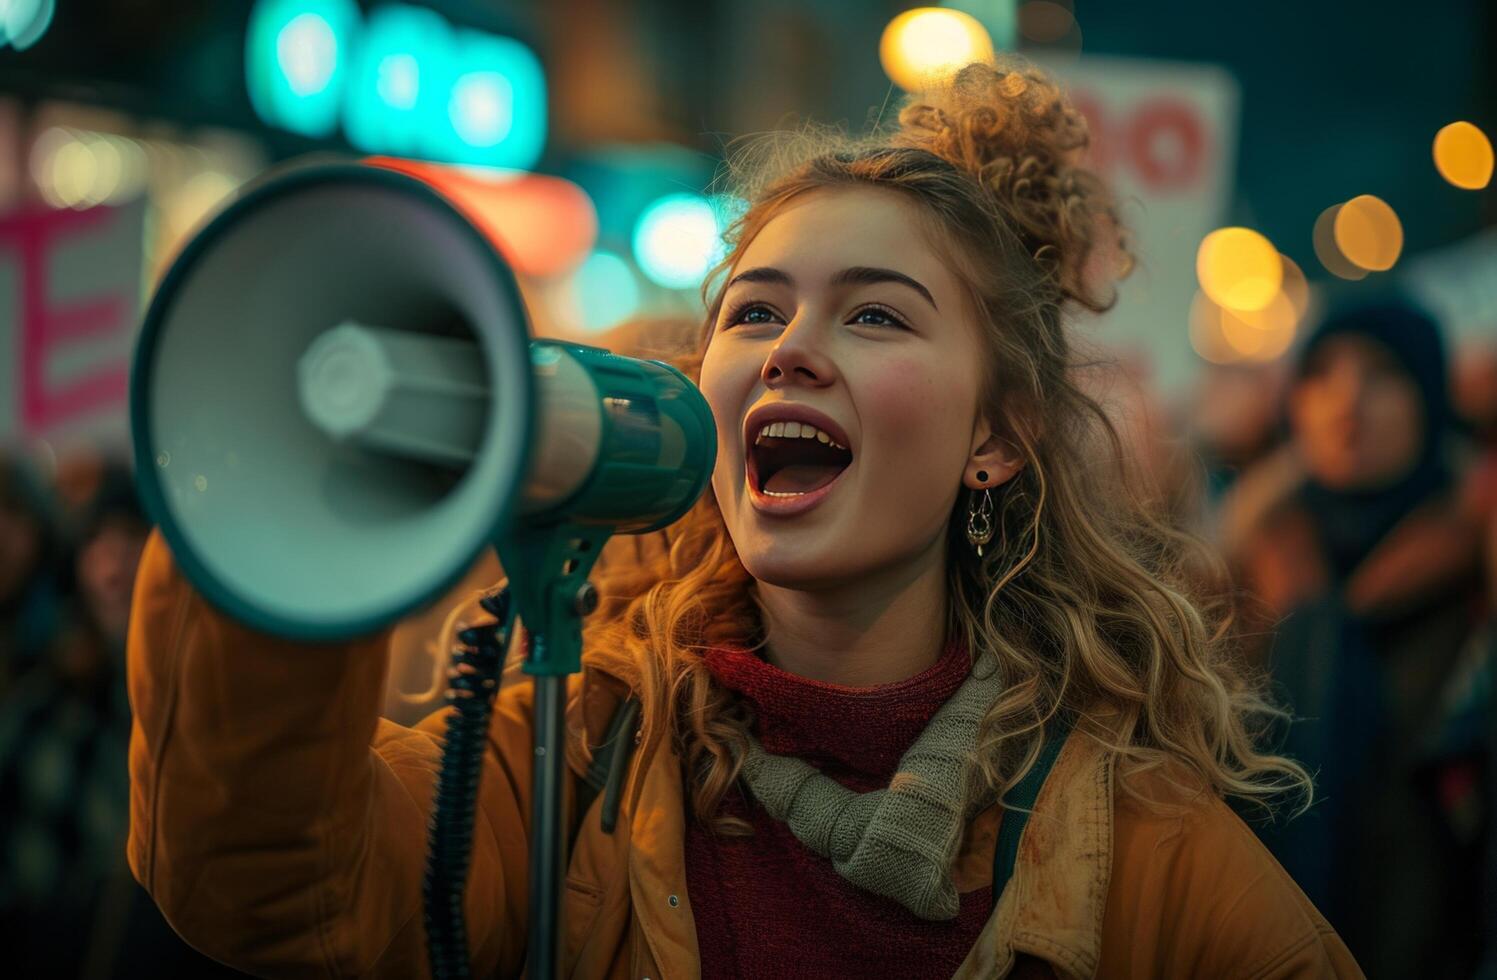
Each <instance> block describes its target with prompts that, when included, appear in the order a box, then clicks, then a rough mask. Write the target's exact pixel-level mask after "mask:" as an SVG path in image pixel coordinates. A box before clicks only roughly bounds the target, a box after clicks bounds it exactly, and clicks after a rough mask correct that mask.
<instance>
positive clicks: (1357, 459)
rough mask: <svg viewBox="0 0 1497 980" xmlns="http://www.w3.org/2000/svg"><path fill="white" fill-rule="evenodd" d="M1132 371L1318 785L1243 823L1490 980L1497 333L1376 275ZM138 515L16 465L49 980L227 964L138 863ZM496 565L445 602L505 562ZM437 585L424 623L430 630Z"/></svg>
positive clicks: (1443, 957)
mask: <svg viewBox="0 0 1497 980" xmlns="http://www.w3.org/2000/svg"><path fill="white" fill-rule="evenodd" d="M636 332H637V331H636ZM658 340H659V338H656V339H655V341H652V343H651V345H643V344H642V342H640V343H637V342H636V341H638V338H637V337H635V336H634V334H633V333H630V332H627V331H626V332H624V333H620V334H617V335H614V336H611V337H610V338H609V340H608V341H605V342H607V343H609V345H610V346H613V347H614V348H615V349H619V350H621V352H623V353H640V352H641V350H642V349H643V347H644V346H652V347H653V348H654V349H651V350H650V351H649V352H648V353H649V354H652V355H653V354H656V353H658V352H659V350H660V348H659V345H658ZM1122 369H1123V370H1122V372H1121V373H1122V374H1123V375H1126V376H1127V377H1128V378H1129V379H1130V380H1129V383H1128V384H1127V385H1124V386H1121V387H1120V388H1119V389H1118V390H1121V391H1124V392H1126V397H1124V398H1122V399H1120V402H1121V403H1122V404H1121V408H1120V410H1119V418H1120V420H1121V421H1123V422H1125V423H1126V424H1125V425H1124V426H1123V429H1124V434H1125V437H1126V438H1127V439H1128V440H1129V443H1130V445H1131V447H1132V451H1134V452H1136V454H1137V455H1138V457H1139V459H1140V460H1141V461H1142V462H1143V463H1144V464H1145V465H1146V466H1147V467H1148V468H1151V469H1153V470H1154V471H1155V472H1154V474H1153V475H1154V482H1155V484H1156V485H1158V486H1159V487H1161V488H1163V489H1164V493H1163V494H1162V500H1163V506H1164V507H1165V508H1166V509H1167V510H1168V512H1169V513H1170V514H1171V516H1172V518H1173V519H1174V520H1176V521H1177V522H1178V523H1179V524H1180V525H1181V526H1183V527H1186V528H1188V529H1190V530H1192V531H1195V532H1197V533H1199V534H1201V535H1203V536H1205V537H1206V538H1207V539H1208V540H1211V541H1213V542H1214V543H1215V544H1216V545H1217V547H1218V548H1219V550H1220V554H1221V556H1222V557H1223V559H1224V560H1225V562H1226V565H1227V567H1228V568H1229V569H1230V571H1231V573H1232V576H1233V582H1234V589H1235V592H1234V596H1235V600H1236V609H1237V615H1236V629H1237V630H1238V631H1239V634H1240V637H1241V640H1242V644H1241V646H1242V651H1243V655H1244V656H1246V657H1250V658H1252V659H1253V660H1254V662H1255V663H1258V664H1260V665H1261V666H1262V669H1263V670H1264V671H1265V672H1266V673H1267V674H1268V676H1269V677H1270V679H1271V682H1272V685H1273V689H1274V691H1275V693H1276V695H1277V697H1278V698H1279V700H1280V702H1281V703H1283V704H1285V705H1287V706H1288V708H1289V709H1290V720H1287V721H1286V722H1285V723H1283V724H1282V725H1280V726H1279V727H1278V728H1277V729H1276V730H1275V731H1273V732H1272V733H1270V735H1269V736H1267V737H1269V738H1272V739H1275V740H1277V742H1278V744H1279V746H1280V747H1281V748H1282V749H1283V750H1285V751H1287V752H1289V753H1290V754H1292V755H1293V756H1295V757H1296V758H1298V759H1299V760H1300V761H1301V762H1303V763H1304V764H1305V765H1306V766H1307V767H1308V768H1309V769H1310V771H1311V772H1312V773H1313V774H1314V775H1315V778H1316V784H1317V799H1316V802H1315V804H1314V805H1313V806H1312V807H1311V809H1310V810H1309V811H1308V812H1307V813H1306V814H1305V815H1303V816H1300V817H1298V818H1296V819H1293V820H1288V819H1285V817H1284V815H1283V814H1280V815H1279V816H1278V817H1276V818H1273V819H1268V818H1265V817H1264V816H1263V815H1262V814H1260V813H1246V812H1245V813H1244V814H1243V815H1244V817H1245V818H1246V819H1248V820H1249V821H1250V822H1251V823H1252V825H1253V826H1254V828H1255V829H1256V830H1257V831H1258V832H1259V834H1260V836H1261V837H1262V838H1263V840H1264V842H1265V843H1266V844H1267V845H1268V846H1269V847H1270V848H1271V849H1272V850H1273V851H1274V853H1275V854H1276V855H1277V856H1278V857H1279V859H1280V861H1281V862H1282V863H1283V864H1284V866H1285V867H1286V868H1287V869H1288V870H1289V872H1290V873H1291V874H1292V875H1293V876H1294V878H1295V879H1296V880H1297V881H1298V882H1299V884H1300V886H1301V887H1302V888H1303V889H1304V890H1305V891H1306V892H1307V893H1308V894H1309V895H1310V896H1311V898H1312V899H1314V901H1315V902H1316V904H1317V905H1318V907H1319V908H1320V909H1321V910H1322V911H1323V912H1324V913H1325V914H1326V916H1327V917H1328V918H1329V919H1330V921H1331V922H1332V924H1333V925H1335V927H1336V928H1337V929H1338V930H1339V931H1340V933H1341V935H1342V936H1343V937H1344V938H1345V939H1346V941H1347V942H1348V944H1349V945H1350V946H1351V948H1352V950H1353V952H1354V953H1355V954H1356V956H1357V958H1358V960H1359V961H1360V962H1361V963H1362V964H1363V966H1364V969H1366V971H1367V973H1368V975H1369V976H1372V977H1409V976H1419V977H1475V976H1483V977H1497V963H1494V960H1493V956H1494V949H1493V937H1494V936H1497V928H1494V926H1497V918H1494V915H1497V901H1494V900H1497V848H1494V846H1493V825H1492V802H1493V796H1494V789H1497V711H1494V705H1493V697H1494V671H1497V625H1494V622H1497V619H1494V610H1497V586H1494V583H1497V576H1494V574H1493V569H1494V568H1497V343H1493V344H1491V345H1488V346H1485V347H1483V346H1480V345H1476V346H1469V345H1468V346H1465V347H1462V348H1460V349H1458V350H1452V349H1450V347H1449V346H1448V343H1447V341H1446V340H1445V339H1444V338H1443V337H1442V335H1441V330H1440V327H1439V325H1438V323H1437V322H1436V321H1435V320H1434V319H1432V317H1431V316H1430V315H1428V314H1427V313H1425V312H1424V311H1422V310H1421V309H1420V308H1419V307H1417V306H1416V305H1414V304H1413V303H1411V302H1410V301H1408V300H1407V299H1404V298H1402V297H1398V296H1394V295H1391V294H1365V295H1354V296H1352V297H1351V298H1350V300H1349V301H1348V302H1344V303H1340V304H1338V305H1333V306H1332V307H1331V310H1330V312H1329V313H1328V314H1327V315H1326V316H1324V317H1323V318H1322V319H1321V321H1320V323H1319V324H1318V326H1316V327H1315V329H1313V330H1312V331H1311V332H1310V334H1309V335H1308V337H1307V338H1306V340H1305V341H1304V342H1303V343H1302V344H1301V346H1300V348H1299V349H1298V351H1297V352H1296V353H1295V354H1294V355H1293V356H1292V357H1290V358H1288V359H1286V360H1285V361H1284V362H1282V363H1279V364H1276V365H1267V366H1263V365H1260V366H1233V367H1211V366H1208V367H1205V368H1203V371H1202V375H1201V381H1200V384H1199V385H1198V387H1197V388H1196V389H1195V390H1194V392H1193V393H1192V394H1191V395H1190V397H1189V398H1188V399H1187V400H1186V401H1185V402H1184V403H1183V404H1180V405H1177V406H1173V407H1172V408H1166V407H1165V406H1164V403H1163V400H1162V399H1161V398H1160V396H1159V395H1158V394H1157V393H1154V392H1151V391H1150V390H1149V388H1148V384H1147V380H1146V372H1144V371H1143V370H1142V369H1141V368H1132V367H1130V366H1129V365H1126V364H1124V365H1122ZM148 530H149V528H148V521H147V518H146V517H145V515H144V514H143V513H142V510H141V508H140V504H139V502H138V500H137V499H136V496H135V493H134V489H133V485H132V480H131V475H130V472H129V470H128V468H127V467H126V466H125V465H123V464H121V463H118V462H114V461H111V460H108V459H105V458H102V457H79V458H71V459H68V460H64V461H62V463H61V464H59V465H57V466H55V467H54V468H53V470H52V472H51V476H50V478H48V479H43V478H42V477H41V475H40V471H39V470H37V469H36V468H35V467H33V466H30V465H28V464H27V463H26V462H24V461H23V460H22V459H21V458H20V457H18V456H12V457H10V458H7V459H5V460H4V462H3V463H0V930H3V935H4V940H3V941H4V942H5V944H6V946H7V948H8V949H10V950H12V951H16V952H18V953H19V954H20V956H21V962H23V963H27V962H30V963H32V964H34V968H33V969H32V970H31V971H29V972H28V975H31V976H41V975H57V976H89V977H102V976H126V975H133V974H130V973H129V971H128V969H127V968H126V967H125V966H124V964H128V963H135V964H139V963H141V962H152V963H156V964H161V969H160V970H157V971H153V972H156V973H157V975H172V974H175V973H177V972H182V973H188V974H190V975H196V976H214V975H231V974H228V973H227V971H223V970H222V969H221V968H218V967H216V966H214V965H212V964H209V963H208V962H207V961H206V960H200V959H199V960H194V959H193V957H194V956H195V954H193V953H192V952H191V951H190V950H187V949H186V948H185V947H184V946H182V945H181V944H180V943H179V942H178V941H176V940H175V938H174V937H173V935H172V934H171V932H170V930H169V928H168V927H167V926H166V925H165V923H164V922H162V921H161V920H160V918H159V915H158V914H157V913H156V912H155V909H154V907H153V906H152V905H151V904H150V902H149V900H148V899H147V898H146V897H145V896H144V893H143V892H141V891H140V889H139V888H138V887H137V886H135V884H134V883H133V881H132V880H131V879H130V877H129V874H128V870H127V869H126V868H125V866H124V857H123V854H124V850H123V840H124V835H125V831H126V827H127V820H128V778H127V772H126V750H127V744H128V738H129V729H130V709H129V705H128V703H127V700H126V696H125V689H124V679H123V664H124V660H123V657H124V648H125V640H126V633H127V626H128V620H129V608H130V596H131V588H132V585H133V580H134V573H135V569H136V565H137V563H138V561H139V558H140V554H141V549H142V546H143V544H144V541H145V538H146V535H147V533H148ZM488 561H489V564H488V565H485V566H483V567H481V568H479V567H475V572H474V574H473V575H470V576H469V580H471V581H467V580H465V583H463V584H462V585H461V586H460V587H459V588H458V589H456V590H454V592H453V593H452V597H456V596H459V595H462V594H464V593H465V591H466V590H467V589H468V588H471V587H472V586H473V585H474V584H477V585H480V586H481V585H484V584H487V583H488V582H491V581H493V579H494V577H496V575H497V567H496V566H494V565H493V564H492V559H488ZM480 579H481V580H483V581H479V580H480ZM453 601H456V599H453ZM440 606H441V604H440V603H439V604H438V607H437V608H434V609H433V610H430V611H428V612H427V613H424V614H423V615H422V617H421V618H420V621H419V623H418V624H414V625H415V629H414V630H413V631H412V635H415V634H424V635H425V636H426V637H427V639H428V640H429V638H430V637H431V636H433V635H435V631H436V624H437V623H439V622H440V621H441V618H442V614H443V609H441V608H439V607H440ZM407 625H411V624H407ZM400 636H401V634H400V633H399V632H397V641H399V640H400ZM411 649H412V650H413V651H415V652H417V653H420V652H423V651H424V652H426V653H430V652H431V650H430V643H426V644H421V643H414V644H412V645H411ZM417 659H418V660H420V658H419V657H418V658H417ZM402 675H404V676H405V677H406V678H408V679H409V678H414V679H415V680H413V681H411V683H412V684H415V685H416V687H417V688H424V687H425V686H426V685H425V680H426V679H427V678H429V676H430V670H429V665H428V663H427V661H425V660H420V663H417V664H416V666H414V667H413V666H412V659H411V657H410V656H402V655H401V654H400V653H399V652H398V651H397V654H396V656H395V657H394V658H393V665H392V675H391V681H392V683H391V688H392V690H393V689H398V688H400V687H402V686H403V685H405V683H406V682H405V681H402V679H401V676H402ZM426 697H427V698H428V699H430V700H429V701H427V702H426V703H425V704H423V705H421V706H420V708H421V710H424V709H425V708H427V707H434V706H435V705H436V704H437V703H438V701H437V695H436V692H428V693H427V695H426ZM387 703H388V704H389V706H390V707H389V709H388V710H389V713H391V714H392V715H393V716H395V717H397V719H398V720H402V721H409V720H412V717H411V713H412V711H413V709H412V708H411V702H410V700H409V699H405V700H404V701H402V700H401V699H399V698H395V697H391V698H390V699H389V700H388V701H387ZM402 712H404V713H405V716H402ZM172 963H177V964H180V966H178V967H175V968H174V967H172V966H170V965H167V964H172Z"/></svg>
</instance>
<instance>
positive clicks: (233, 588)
mask: <svg viewBox="0 0 1497 980" xmlns="http://www.w3.org/2000/svg"><path fill="white" fill-rule="evenodd" d="M130 412H131V425H132V438H133V440H134V446H135V456H136V474H137V482H138V484H139V488H140V493H141V496H142V498H143V500H144V502H145V504H146V507H147V508H148V511H149V513H150V514H151V517H152V518H153V520H154V521H155V522H156V523H157V524H158V525H159V526H160V528H161V532H162V534H163V536H164V537H165V538H166V540H167V542H168V544H169V545H170V546H171V549H172V552H173V554H174V556H175V558H176V559H177V561H178V563H179V565H180V566H181V568H182V570H183V572H184V574H185V575H187V577H188V578H189V579H190V580H191V581H192V583H193V584H194V586H195V587H196V588H197V589H198V590H199V591H200V592H201V593H202V594H203V595H204V596H205V597H206V598H207V599H208V600H209V601H210V602H212V603H213V604H214V605H216V606H218V607H219V608H220V609H222V610H224V611H225V612H227V613H229V614H230V615H232V616H234V617H235V618H237V619H239V620H241V621H243V622H245V623H247V624H248V625H251V626H253V627H256V628H259V629H261V630H264V631H266V632H269V633H274V634H278V635H281V636H285V637H289V638H293V639H298V640H305V641H321V640H336V639H340V638H346V637H350V636H356V635H360V634H364V633H368V632H372V631H374V630H376V629H379V628H381V627H383V626H386V625H389V624H391V623H393V622H395V621H396V620H398V619H400V618H402V617H404V616H405V615H407V614H409V613H411V612H414V611H416V610H417V609H419V608H421V607H423V606H425V605H427V604H428V603H430V602H431V601H433V600H434V599H436V598H438V597H440V596H441V595H443V594H445V593H446V591H447V590H448V589H449V588H451V587H452V586H453V585H454V584H455V583H456V582H457V580H458V579H459V578H460V577H461V576H462V575H463V573H464V572H465V571H466V570H467V569H468V568H469V567H470V566H471V564H472V561H473V559H474V558H475V557H476V556H477V554H478V552H479V550H480V549H481V548H484V547H488V546H493V547H496V548H497V549H498V551H499V555H500V559H501V561H502V562H503V564H504V567H505V571H506V573H507V575H508V576H509V579H510V583H511V585H510V588H511V591H512V594H513V601H512V603H510V606H511V608H512V612H513V613H518V615H519V617H520V619H522V620H523V621H524V623H525V626H526V629H527V631H528V632H529V633H530V634H531V636H532V638H533V642H532V645H531V649H530V650H529V654H528V658H527V661H526V670H527V671H528V672H529V673H531V674H533V675H535V678H536V679H535V683H536V719H535V724H536V739H537V742H536V749H537V754H538V755H545V754H547V753H549V758H547V759H546V763H547V765H540V764H538V765H537V767H536V797H535V799H536V803H535V807H536V809H535V813H534V818H535V823H534V826H535V827H536V828H537V833H536V834H535V835H533V840H532V845H533V846H532V869H531V872H532V882H531V884H532V903H533V906H534V908H535V910H536V911H540V910H544V909H551V910H553V913H554V912H555V910H557V908H558V903H557V897H558V894H559V892H558V891H557V889H558V888H559V878H560V873H561V871H562V870H563V869H562V867H561V863H562V861H563V860H564V858H563V848H562V846H561V843H560V833H559V831H560V823H561V816H562V811H561V798H562V796H561V793H562V780H563V778H564V770H563V769H562V757H563V752H562V751H561V747H562V744H563V742H562V739H563V737H564V734H565V733H564V727H563V707H564V696H565V688H564V683H565V677H566V675H567V674H569V673H573V672H575V671H577V670H578V669H579V667H580V646H581V641H580V636H581V632H580V617H581V616H582V615H585V614H586V613H587V612H588V611H590V610H591V608H592V605H593V604H594V602H595V594H594V593H592V591H591V586H589V585H588V584H587V574H588V572H589V570H590V569H591V568H592V565H593V563H594V562H595V561H596V559H597V556H598V553H599V551H600V550H601V548H602V545H603V543H604V542H605V541H606V540H607V538H608V537H609V536H610V535H612V534H614V533H639V532H644V531H650V530H655V529H658V528H661V527H664V526H666V525H668V524H670V523H671V522H673V521H675V520H676V519H677V518H679V517H681V516H682V515H683V514H685V513H686V511H687V510H689V509H690V508H691V506H692V505H693V504H694V503H695V502H696V500H697V499H698V498H699V497H700V496H701V494H702V492H703V490H704V489H705V488H706V485H707V482H708V480H709V479H710V477H711V473H712V466H713V461H714V457H715V453H716V446H717V440H716V432H715V429H714V426H713V422H712V415H711V412H710V410H709V408H708V407H707V405H706V402H705V401H704V400H703V398H702V396H701V393H700V392H699V391H698V390H697V389H696V387H695V386H693V385H692V384H691V382H690V381H689V380H687V379H686V378H685V377H684V376H683V375H682V374H680V372H678V371H676V370H675V369H674V368H672V367H670V366H668V365H666V364H663V363H660V362H655V361H643V360H636V359H633V358H627V357H620V356H618V355H615V354H612V353H610V352H608V351H606V350H602V349H599V348H594V347H585V346H579V345H575V344H566V343H559V342H552V341H544V340H532V339H531V337H530V332H529V327H528V318H527V316H526V312H525V308H524V305H523V303H522V301H521V299H520V294H519V291H518V289H517V287H516V285H515V281H514V278H513V276H512V274H511V273H510V271H509V268H508V266H507V265H506V264H505V263H504V262H503V260H502V258H501V257H500V256H499V254H498V252H497V251H496V250H495V248H494V247H493V245H492V244H491V243H490V242H489V241H488V239H487V238H485V237H484V236H483V235H482V234H481V233H480V232H479V231H478V230H477V229H476V228H475V227H474V226H473V225H472V224H471V223H470V222H469V221H468V220H467V219H466V218H464V217H463V216H462V214H461V213H460V212H459V211H457V210H456V209H455V208H454V207H453V206H452V205H451V204H450V203H449V202H448V201H446V200H445V199H444V198H443V197H442V196H441V195H440V194H438V193H437V192H436V191H434V190H433V189H432V188H430V187H429V186H428V185H426V184H424V183H422V182H420V181H418V180H416V179H414V178H411V177H408V176H405V175H402V174H399V173H395V172H393V171H389V170H383V169H377V168H374V167H369V166H362V165H357V164H336V165H321V166H314V167H306V168H302V169H298V170H293V171H290V172H288V173H286V174H284V175H281V176H278V177H274V178H271V179H269V180H267V181H265V182H263V183H261V184H259V185H258V186H256V187H255V188H254V189H252V190H251V191H249V192H248V193H247V194H245V195H244V196H243V197H242V198H240V199H239V200H237V201H236V202H234V203H233V204H232V205H231V206H229V207H228V208H227V209H226V210H225V211H224V212H223V213H222V214H220V215H219V216H218V217H217V218H216V219H214V220H213V221H212V222H211V223H210V224H209V225H208V226H207V227H206V228H205V229H203V231H202V232H201V233H200V234H199V235H198V236H197V237H196V238H194V239H193V240H192V241H191V242H190V243H188V245H187V246H186V247H185V249H184V250H183V252H182V254H181V255H180V256H179V257H178V258H177V260H176V261H175V262H174V264H173V265H172V267H171V268H170V270H169V271H168V272H167V274H166V276H165V278H164V279H163V281H162V283H161V286H160V287H159V289H158V290H157V293H156V295H155V297H154V298H153V300H152V302H151V305H150V307H149V309H148V311H147V314H146V318H145V322H144V325H143V327H142V330H141V334H140V337H139V340H138V342H137V347H136V355H135V361H134V366H133V373H132V377H131V391H130ZM499 625H500V627H501V629H502V630H504V631H507V630H508V626H509V623H508V622H504V623H501V624H499ZM485 719H486V715H485ZM538 852H544V853H538ZM548 878H549V879H550V880H549V883H548V881H547V879H548ZM459 894H460V886H459ZM459 907H460V906H459ZM533 919H534V920H536V921H537V922H538V925H537V924H534V923H533V928H532V932H531V949H530V950H529V953H530V955H531V957H532V960H531V962H532V967H531V970H530V972H531V973H532V975H540V976H546V975H550V973H551V971H552V970H553V969H554V964H555V956H556V946H555V931H556V929H555V927H556V917H555V914H553V915H552V916H551V917H550V918H549V921H547V917H546V916H543V915H535V916H533ZM459 948H465V947H463V946H459ZM434 955H435V954H434Z"/></svg>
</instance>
